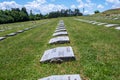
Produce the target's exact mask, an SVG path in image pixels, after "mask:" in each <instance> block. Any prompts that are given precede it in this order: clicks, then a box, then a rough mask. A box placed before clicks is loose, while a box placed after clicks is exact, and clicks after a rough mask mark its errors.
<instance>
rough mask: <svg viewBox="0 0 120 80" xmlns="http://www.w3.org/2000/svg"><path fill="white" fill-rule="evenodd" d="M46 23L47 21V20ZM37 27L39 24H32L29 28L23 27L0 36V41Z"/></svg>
mask: <svg viewBox="0 0 120 80" xmlns="http://www.w3.org/2000/svg"><path fill="white" fill-rule="evenodd" d="M45 23H46V22H45ZM45 23H42V24H45ZM42 24H41V25H42ZM36 27H37V26H32V27H29V28H25V29H23V30H18V31H17V32H12V33H9V34H6V35H5V36H2V37H0V41H2V40H4V39H6V38H7V37H12V36H15V35H17V34H20V33H23V32H25V31H28V30H31V29H33V28H36Z"/></svg>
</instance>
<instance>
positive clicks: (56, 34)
mask: <svg viewBox="0 0 120 80" xmlns="http://www.w3.org/2000/svg"><path fill="white" fill-rule="evenodd" d="M62 35H68V33H67V32H66V31H62V32H56V33H54V34H53V36H62Z"/></svg>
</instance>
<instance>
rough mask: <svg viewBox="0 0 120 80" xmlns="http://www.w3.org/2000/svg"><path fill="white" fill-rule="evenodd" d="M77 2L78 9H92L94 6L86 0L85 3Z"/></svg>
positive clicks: (79, 0)
mask: <svg viewBox="0 0 120 80" xmlns="http://www.w3.org/2000/svg"><path fill="white" fill-rule="evenodd" d="M77 2H78V3H79V5H78V8H85V7H86V8H90V9H92V8H93V7H94V6H95V5H96V4H95V3H92V2H91V0H86V1H85V2H83V1H82V0H77Z"/></svg>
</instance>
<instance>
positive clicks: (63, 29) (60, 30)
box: [55, 29, 66, 32]
mask: <svg viewBox="0 0 120 80" xmlns="http://www.w3.org/2000/svg"><path fill="white" fill-rule="evenodd" d="M60 31H66V29H58V30H55V32H60Z"/></svg>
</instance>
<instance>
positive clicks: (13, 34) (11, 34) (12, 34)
mask: <svg viewBox="0 0 120 80" xmlns="http://www.w3.org/2000/svg"><path fill="white" fill-rule="evenodd" d="M16 34H17V33H16V32H15V33H10V34H7V35H6V37H9V36H15V35H16Z"/></svg>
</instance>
